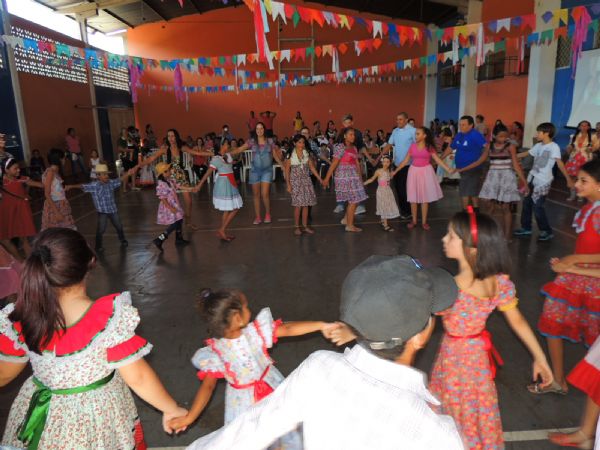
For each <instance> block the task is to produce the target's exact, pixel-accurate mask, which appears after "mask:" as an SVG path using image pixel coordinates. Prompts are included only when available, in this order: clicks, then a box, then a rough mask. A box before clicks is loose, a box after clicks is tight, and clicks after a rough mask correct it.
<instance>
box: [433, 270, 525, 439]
mask: <svg viewBox="0 0 600 450" xmlns="http://www.w3.org/2000/svg"><path fill="white" fill-rule="evenodd" d="M496 280H497V285H498V294H497V295H496V296H495V297H493V298H477V297H475V296H473V295H471V294H469V293H467V292H465V291H463V290H462V289H461V290H459V293H458V299H457V300H456V302H455V303H454V305H453V306H452V308H450V309H448V310H446V311H444V312H442V313H441V314H440V315H441V316H442V322H443V324H444V330H445V333H444V337H443V339H442V343H441V346H440V350H439V353H438V355H437V358H436V360H435V363H434V365H433V369H432V371H431V381H430V383H429V390H430V391H431V393H432V394H433V395H434V396H435V397H437V398H438V399H439V400H440V402H441V403H442V405H441V412H442V413H443V414H449V415H450V416H452V418H453V419H454V421H455V422H456V425H457V426H458V429H459V432H460V433H461V436H462V438H463V442H464V443H465V448H466V449H470V450H484V449H485V450H501V449H504V441H503V437H502V422H501V421H500V411H499V409H498V394H497V392H496V384H495V383H494V379H493V376H494V371H495V366H493V363H492V361H491V353H490V352H491V348H490V346H491V341H490V338H489V333H487V332H486V331H485V323H486V321H487V318H488V316H489V315H490V314H491V313H492V311H494V309H496V308H498V309H499V310H500V311H507V310H509V309H511V308H514V307H516V306H517V303H518V299H517V298H516V296H515V295H516V293H515V287H514V284H513V283H512V281H510V279H509V278H508V276H507V275H497V276H496Z"/></svg>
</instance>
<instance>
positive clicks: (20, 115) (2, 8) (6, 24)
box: [0, 0, 31, 161]
mask: <svg viewBox="0 0 600 450" xmlns="http://www.w3.org/2000/svg"><path fill="white" fill-rule="evenodd" d="M0 13H1V15H2V28H3V29H4V34H6V35H11V34H12V32H11V27H10V19H9V16H8V8H7V6H6V0H2V1H1V2H0ZM6 55H7V63H8V70H9V72H10V80H11V84H12V90H13V95H14V99H15V108H16V111H17V121H18V123H19V134H20V135H21V136H20V137H21V142H20V144H21V149H22V151H23V158H24V159H25V161H29V157H30V156H31V154H30V149H29V135H28V134H27V122H26V121H25V109H24V108H23V98H22V96H21V83H20V82H19V74H18V72H17V65H16V64H15V53H14V50H13V48H12V47H11V46H10V45H7V46H6ZM0 132H2V129H0Z"/></svg>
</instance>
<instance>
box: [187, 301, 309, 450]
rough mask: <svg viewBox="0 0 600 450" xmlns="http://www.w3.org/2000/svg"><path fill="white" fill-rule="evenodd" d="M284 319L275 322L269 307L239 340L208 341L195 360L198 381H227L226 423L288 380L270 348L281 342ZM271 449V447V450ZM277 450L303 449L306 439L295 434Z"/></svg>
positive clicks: (279, 444) (278, 444)
mask: <svg viewBox="0 0 600 450" xmlns="http://www.w3.org/2000/svg"><path fill="white" fill-rule="evenodd" d="M280 324H281V320H277V321H274V320H273V316H272V315H271V310H270V309H269V308H264V309H262V310H261V311H260V312H259V313H258V315H257V316H256V319H255V320H254V321H253V322H251V323H249V324H248V326H247V327H246V328H244V329H243V330H242V335H241V336H240V337H238V338H236V339H227V338H220V339H207V340H206V344H207V345H206V347H202V348H201V349H199V350H198V351H197V352H196V353H195V354H194V356H193V358H192V364H193V365H194V366H195V367H196V368H197V369H198V378H200V379H201V380H203V379H204V378H206V377H207V376H211V377H213V378H224V379H225V380H226V381H227V388H226V390H225V424H228V423H229V422H231V421H232V420H234V419H235V418H236V417H237V416H239V415H240V414H241V413H243V412H244V411H246V410H247V409H248V408H249V407H250V406H252V405H253V404H254V403H256V402H258V401H260V400H261V399H262V398H264V397H266V396H267V395H269V393H271V392H272V391H273V390H274V389H275V388H276V387H277V386H279V385H280V384H281V383H282V382H283V380H284V377H283V375H282V374H281V372H279V370H277V369H276V368H275V366H274V365H273V360H272V359H271V357H270V356H269V352H268V351H267V349H269V348H271V347H273V344H275V343H276V342H277V336H276V331H277V327H278V326H279V325H280ZM269 448H271V447H269ZM272 448H277V449H286V450H287V449H293V450H295V449H302V439H301V437H300V435H299V433H298V432H296V431H293V432H291V433H289V434H287V435H285V436H283V437H282V438H280V439H279V440H278V442H276V443H274V444H273V447H272Z"/></svg>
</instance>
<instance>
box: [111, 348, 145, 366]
mask: <svg viewBox="0 0 600 450" xmlns="http://www.w3.org/2000/svg"><path fill="white" fill-rule="evenodd" d="M152 348H153V345H152V344H150V343H149V342H147V343H146V345H144V346H143V347H142V348H140V349H139V350H138V351H137V352H135V353H133V354H131V355H129V356H126V357H125V358H123V359H122V360H120V361H115V362H112V363H111V362H109V363H108V367H110V368H111V369H119V368H121V367H123V366H127V365H128V364H131V363H132V362H134V361H137V360H139V359H142V358H143V357H144V356H146V355H147V354H149V353H150V352H151V351H152Z"/></svg>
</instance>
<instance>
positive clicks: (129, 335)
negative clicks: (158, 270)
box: [103, 292, 152, 369]
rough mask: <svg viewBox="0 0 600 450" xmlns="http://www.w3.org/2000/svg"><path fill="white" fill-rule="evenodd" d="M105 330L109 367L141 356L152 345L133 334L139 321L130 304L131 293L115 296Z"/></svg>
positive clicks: (132, 360)
mask: <svg viewBox="0 0 600 450" xmlns="http://www.w3.org/2000/svg"><path fill="white" fill-rule="evenodd" d="M113 314H114V315H113V317H112V318H111V319H110V323H109V324H108V326H107V328H106V330H105V332H104V333H105V336H104V342H103V344H104V345H105V346H106V359H107V363H108V365H109V367H112V368H114V369H118V368H119V367H122V366H126V365H128V364H131V363H132V362H135V361H137V360H138V359H141V358H143V357H144V356H146V355H147V354H148V353H150V351H151V350H152V345H151V344H150V343H149V342H148V341H147V340H146V339H144V338H142V337H141V336H138V335H137V334H135V329H136V327H137V326H138V324H139V322H140V316H139V314H138V312H137V309H136V308H134V307H133V306H132V305H131V295H130V294H129V292H123V293H121V294H120V295H118V296H117V297H116V298H115V302H114V313H113Z"/></svg>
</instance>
